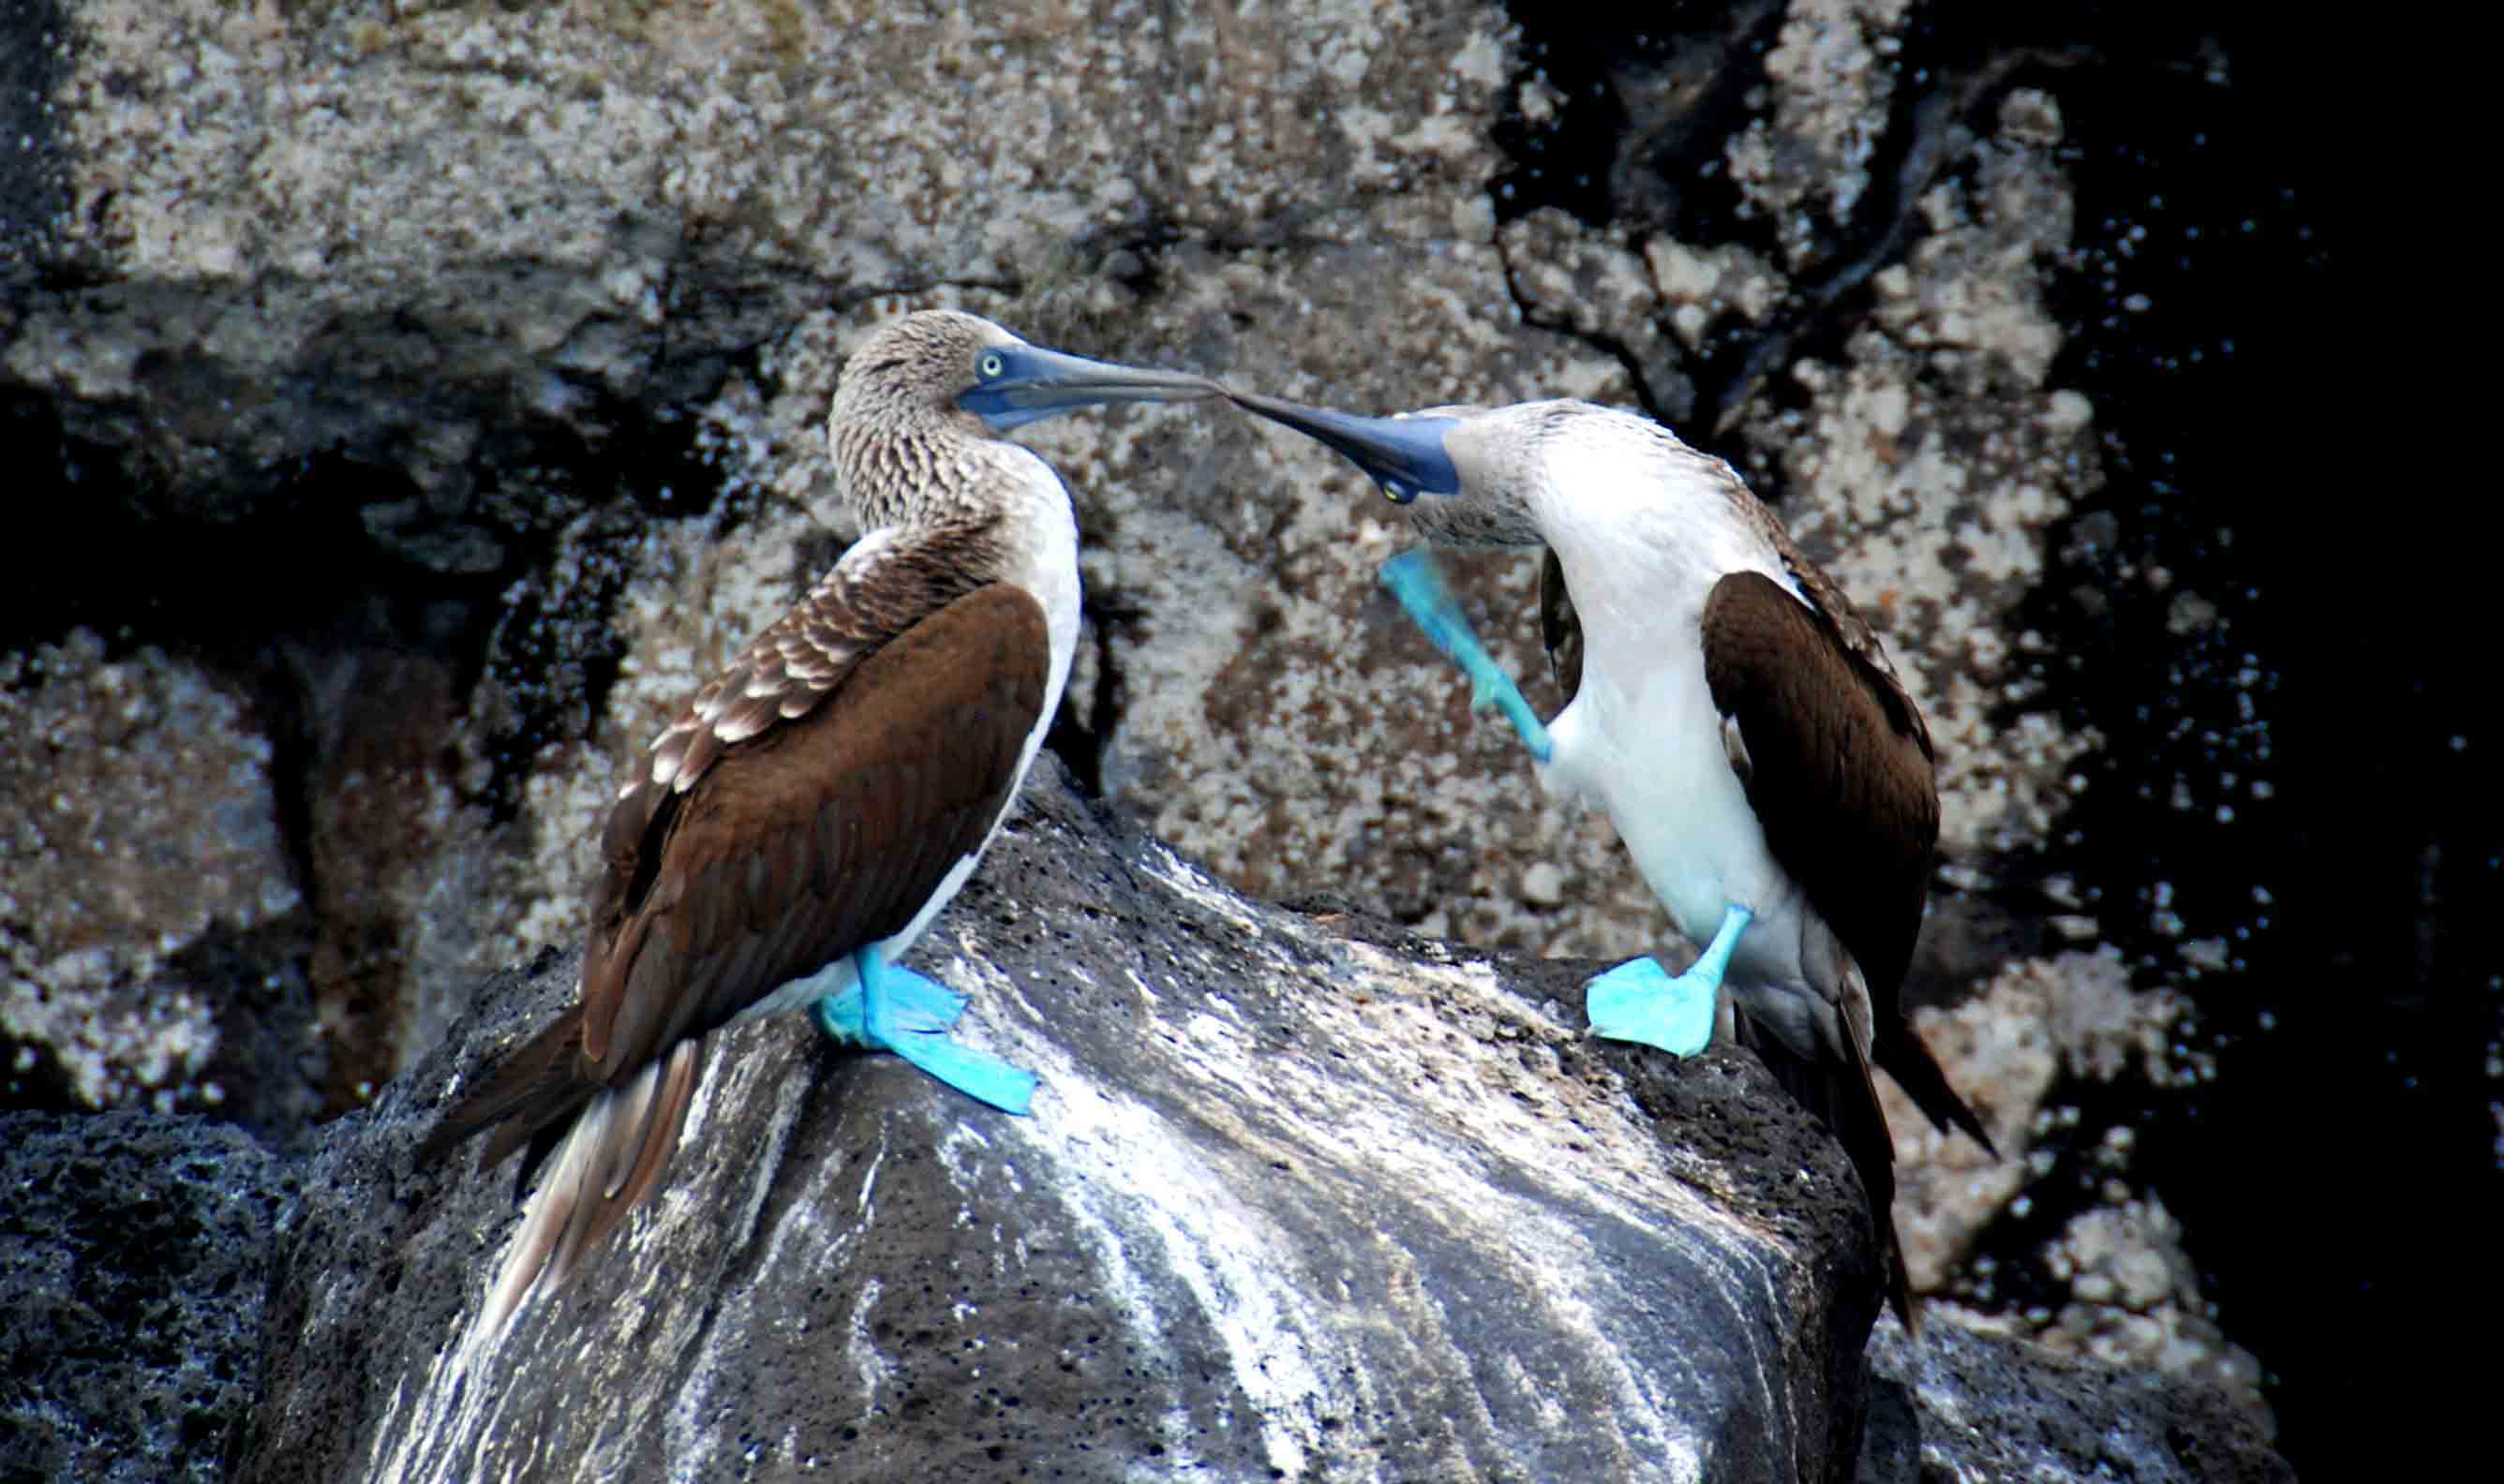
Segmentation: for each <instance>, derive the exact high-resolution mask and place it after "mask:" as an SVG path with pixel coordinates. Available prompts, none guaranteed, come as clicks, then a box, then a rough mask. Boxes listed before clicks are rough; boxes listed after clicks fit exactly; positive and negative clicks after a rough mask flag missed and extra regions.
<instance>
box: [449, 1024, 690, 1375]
mask: <svg viewBox="0 0 2504 1484" xmlns="http://www.w3.org/2000/svg"><path fill="white" fill-rule="evenodd" d="M704 1046H705V1038H703V1037H696V1038H693V1039H690V1040H686V1041H681V1042H679V1043H678V1044H677V1045H676V1046H674V1047H672V1048H671V1049H670V1052H669V1053H668V1054H667V1055H664V1056H662V1057H659V1058H657V1059H655V1060H653V1061H650V1062H647V1063H645V1064H644V1065H643V1066H642V1067H639V1068H637V1069H636V1070H635V1071H634V1072H633V1073H632V1074H631V1075H629V1076H628V1077H627V1078H626V1079H625V1080H624V1081H622V1082H620V1083H618V1084H617V1085H615V1086H614V1087H603V1086H601V1085H600V1084H599V1083H597V1082H593V1081H590V1080H587V1079H586V1078H585V1076H584V1070H583V1063H582V1056H581V1051H582V1013H581V1010H580V1009H579V1007H577V1008H575V1009H573V1010H570V1011H568V1012H567V1013H566V1014H565V1015H563V1016H561V1017H559V1018H557V1019H556V1021H555V1022H554V1023H552V1024H550V1025H549V1026H548V1027H547V1029H545V1030H543V1031H541V1032H539V1034H538V1035H537V1036H534V1037H532V1038H531V1040H530V1041H529V1042H528V1043H527V1044H525V1045H524V1046H522V1047H521V1048H520V1049H519V1050H517V1051H515V1052H514V1053H513V1054H512V1055H510V1056H508V1057H507V1058H505V1060H504V1064H503V1065H501V1066H499V1067H498V1068H497V1069H496V1070H495V1071H494V1072H493V1073H491V1074H490V1075H489V1076H488V1077H487V1078H486V1079H485V1080H484V1081H482V1082H481V1083H480V1084H479V1085H478V1087H476V1088H475V1089H473V1090H472V1091H470V1094H469V1095H468V1096H466V1097H465V1098H463V1099H462V1101H461V1103H460V1104H459V1105H458V1106H457V1107H455V1108H454V1109H453V1110H452V1112H451V1113H450V1114H448V1115H446V1116H445V1118H444V1120H443V1122H442V1123H441V1124H440V1125H439V1126H438V1127H437V1128H436V1129H435V1132H434V1133H432V1134H431V1135H429V1136H428V1137H427V1140H426V1142H425V1144H424V1145H423V1146H421V1148H420V1149H419V1152H418V1158H419V1159H420V1161H421V1162H425V1163H433V1162H435V1161H436V1160H439V1159H441V1158H442V1157H443V1156H446V1155H448V1154H450V1153H451V1152H452V1150H453V1149H454V1148H456V1147H457V1146H459V1145H460V1144H461V1143H462V1141H464V1140H466V1139H468V1138H470V1137H471V1136H472V1135H474V1134H476V1133H477V1132H478V1131H479V1130H480V1129H483V1128H487V1127H490V1126H493V1127H494V1129H495V1132H494V1133H493V1135H491V1136H490V1137H489V1138H488V1140H487V1142H486V1145H485V1147H484V1148H483V1149H481V1150H480V1151H479V1158H478V1167H479V1169H480V1170H482V1171H484V1170H489V1169H493V1168H495V1167H496V1166H497V1165H499V1164H502V1163H503V1162H504V1160H506V1159H507V1158H510V1157H511V1156H512V1155H513V1154H514V1153H515V1152H516V1151H517V1150H521V1149H523V1148H524V1147H525V1146H528V1147H529V1148H530V1156H529V1157H528V1158H527V1159H526V1160H525V1162H524V1165H523V1168H522V1177H521V1178H522V1180H523V1181H524V1182H525V1183H527V1182H528V1181H529V1179H530V1177H531V1174H532V1172H533V1170H534V1169H537V1170H539V1184H538V1187H537V1188H536V1189H535V1190H534V1191H532V1192H531V1193H530V1195H529V1196H528V1197H527V1198H526V1199H525V1201H524V1203H523V1217H522V1225H521V1229H520V1230H519V1231H518V1232H516V1233H515V1234H514V1237H513V1245H512V1249H511V1250H510V1251H509V1252H508V1253H507V1254H506V1255H505V1258H504V1266H503V1268H502V1269H501V1270H500V1272H499V1275H498V1277H497V1280H496V1287H495V1290H494V1292H493V1294H491V1296H490V1297H489V1299H488V1302H487V1307H486V1309H485V1311H484V1313H483V1314H482V1315H481V1323H482V1324H483V1325H484V1326H485V1328H486V1329H487V1331H488V1332H491V1333H493V1332H500V1331H501V1330H502V1329H503V1328H504V1325H505V1323H506V1322H507V1321H509V1320H510V1319H511V1318H512V1316H513V1314H514V1312H515V1311H516V1310H518V1309H519V1308H520V1307H521V1305H522V1303H523V1302H524V1300H526V1299H527V1298H528V1297H529V1296H530V1294H532V1292H533V1291H534V1290H535V1289H536V1288H537V1287H538V1286H539V1284H540V1283H542V1282H544V1283H545V1284H546V1285H547V1286H548V1287H550V1288H553V1287H555V1286H557V1285H559V1284H562V1283H563V1282H564V1281H565V1280H566V1278H567V1277H568V1275H570V1274H571V1273H572V1272H573V1271H574V1267H575V1265H576V1264H577V1263H578V1262H580V1260H582V1258H583V1255H584V1254H586V1253H588V1252H590V1251H592V1250H593V1249H594V1248H596V1247H598V1246H599V1245H600V1244H601V1243H602V1242H603V1241H605V1240H607V1238H608V1237H609V1234H610V1233H611V1232H613V1231H615V1230H616V1229H617V1226H618V1225H619V1224H620V1223H622V1222H623V1221H624V1220H625V1219H626V1216H627V1214H628V1213H629V1212H631V1211H632V1210H634V1208H635V1206H636V1205H637V1204H638V1203H640V1202H641V1201H642V1200H643V1197H644V1196H646V1195H648V1194H649V1193H651V1191H652V1190H653V1188H654V1187H655V1186H657V1185H658V1184H659V1183H660V1179H661V1176H662V1173H663V1172H664V1171H665V1170H667V1169H668V1167H669V1162H670V1156H671V1154H672V1153H673V1152H674V1151H676V1150H677V1148H678V1134H679V1131H680V1130H681V1129H682V1128H683V1127H684V1125H685V1122H686V1116H687V1108H688V1106H689V1105H690V1104H691V1103H692V1102H693V1101H694V1097H695V1085H696V1074H697V1071H698V1069H699V1068H700V1067H701V1066H702V1065H703V1064H704Z"/></svg>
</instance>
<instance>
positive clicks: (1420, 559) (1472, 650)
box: [1380, 547, 1555, 763]
mask: <svg viewBox="0 0 2504 1484" xmlns="http://www.w3.org/2000/svg"><path fill="white" fill-rule="evenodd" d="M1380 575H1381V580H1382V585H1383V586H1384V587H1386V588H1389V589H1390V590H1391V596H1392V597H1394V598H1397V599H1399V600H1400V606H1401V607H1403V608H1405V609H1407V610H1408V618H1409V621H1410V622H1411V623H1414V624H1415V625H1416V626H1417V627H1418V628H1419V629H1420V630H1422V631H1424V633H1425V635H1426V638H1429V639H1431V640H1433V641H1434V645H1435V647H1436V648H1438V649H1440V650H1442V651H1443V653H1444V655H1446V656H1447V657H1449V658H1450V659H1451V661H1452V662H1453V663H1454V664H1456V665H1458V666H1460V667H1461V670H1462V672H1463V673H1466V674H1468V675H1469V677H1470V708H1471V709H1472V710H1477V711H1483V710H1485V709H1486V708H1487V707H1491V706H1492V707H1497V708H1499V709H1501V710H1502V711H1503V712H1504V714H1505V719H1506V720H1508V721H1511V722H1512V723H1513V731H1515V732H1517V733H1519V734H1520V736H1521V742H1522V745H1523V746H1526V747H1528V748H1529V749H1530V755H1531V756H1532V757H1535V758H1537V759H1539V760H1540V761H1541V762H1543V763H1544V762H1547V761H1548V756H1549V755H1550V754H1551V753H1552V752H1553V751H1554V750H1555V746H1554V743H1552V742H1549V741H1548V728H1547V727H1546V726H1544V725H1542V724H1541V722H1540V720H1539V715H1538V713H1537V712H1535V711H1533V710H1532V709H1531V708H1530V703H1529V702H1527V701H1525V700H1523V699H1522V697H1521V688H1520V687H1519V686H1517V685H1515V684H1513V677H1512V676H1511V675H1508V674H1506V673H1504V672H1503V671H1502V670H1500V669H1498V668H1497V667H1496V663H1495V660H1494V659H1493V658H1492V657H1491V656H1489V655H1488V653H1487V652H1486V646H1485V645H1483V644H1480V643H1479V642H1478V635H1477V634H1476V633H1474V632H1472V631H1471V629H1470V621H1469V619H1468V617H1467V616H1466V615H1464V614H1463V613H1462V612H1461V605H1460V602H1459V601H1458V600H1457V599H1455V598H1453V596H1452V589H1451V586H1450V585H1449V584H1448V583H1446V582H1445V581H1444V580H1443V567H1442V565H1441V564H1440V563H1438V562H1437V561H1436V560H1435V557H1434V553H1432V552H1431V551H1428V550H1426V549H1425V548H1423V547H1420V548H1418V549H1417V550H1414V551H1404V552H1402V553H1401V554H1400V555H1398V556H1396V557H1393V558H1392V559H1391V560H1390V561H1388V562H1385V563H1383V564H1382V571H1381V573H1380Z"/></svg>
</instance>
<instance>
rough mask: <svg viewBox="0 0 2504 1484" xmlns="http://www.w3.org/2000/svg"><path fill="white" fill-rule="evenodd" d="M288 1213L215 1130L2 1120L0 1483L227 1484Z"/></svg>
mask: <svg viewBox="0 0 2504 1484" xmlns="http://www.w3.org/2000/svg"><path fill="white" fill-rule="evenodd" d="M294 1200H295V1190H294V1173H293V1170H292V1169H291V1167H290V1166H289V1165H288V1164H287V1163H286V1162H285V1161H283V1160H281V1159H280V1158H279V1157H278V1156H275V1155H272V1154H271V1153H270V1152H269V1151H268V1150H267V1149H265V1148H263V1147H262V1146H261V1145H260V1144H258V1143H256V1142H255V1141H254V1140H252V1139H251V1138H249V1137H247V1136H246V1135H245V1134H243V1133H242V1132H241V1131H240V1130H238V1129H236V1128H234V1127H233V1126H232V1125H229V1124H219V1123H213V1122H208V1121H206V1120H203V1119H194V1118H176V1117H167V1116H164V1115H161V1114H155V1113H145V1112H117V1113H105V1114H91V1115H63V1114H44V1113H7V1114H0V1355H6V1356H7V1357H8V1358H9V1363H8V1366H7V1368H6V1370H5V1372H0V1478H5V1479H11V1480H17V1479H30V1480H31V1479H81V1480H89V1481H93V1484H220V1481H223V1480H224V1479H226V1477H227V1476H228V1467H229V1465H230V1463H231V1461H232V1459H233V1457H234V1453H235V1450H236V1449H237V1448H238V1447H239V1446H240V1444H241V1442H242V1439H243V1436H244V1432H245V1430H246V1428H247V1426H248V1424H249V1420H250V1417H251V1413H252V1409H253V1406H254V1403H255V1401H256V1400H257V1398H259V1396H260V1392H261V1387H260V1380H261V1374H260V1360H261V1302H262V1298H263V1295H264V1294H265V1293H266V1292H267V1287H268V1282H269V1270H270V1267H269V1265H270V1260H271V1255H272V1253H273V1252H274V1251H275V1250H276V1248H277V1245H278V1240H279V1232H280V1227H281V1223H282V1221H283V1219H284V1218H285V1216H286V1214H287V1213H288V1212H289V1211H290V1210H291V1209H292V1207H293V1203H294Z"/></svg>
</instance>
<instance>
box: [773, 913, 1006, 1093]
mask: <svg viewBox="0 0 2504 1484" xmlns="http://www.w3.org/2000/svg"><path fill="white" fill-rule="evenodd" d="M853 961H854V963H855V965H856V966H857V967H858V969H859V982H858V983H857V984H854V985H853V986H852V987H851V988H849V989H845V990H843V991H841V992H839V993H836V994H830V995H827V996H826V997H825V998H823V999H821V1000H819V1001H817V1003H816V1004H815V1005H813V1006H811V1007H810V1010H809V1014H810V1017H811V1018H813V1019H815V1020H816V1021H817V1028H818V1029H819V1030H821V1031H824V1032H825V1033H826V1035H827V1036H828V1037H830V1038H831V1039H832V1040H833V1041H834V1042H835V1043H836V1044H837V1045H839V1046H850V1047H856V1048H859V1049H860V1050H863V1051H873V1052H893V1053H895V1054H897V1055H899V1056H901V1057H903V1058H904V1059H905V1060H907V1061H909V1062H911V1063H913V1064H914V1065H915V1066H917V1067H920V1068H921V1069H922V1071H924V1072H926V1073H928V1074H929V1075H930V1076H932V1077H935V1078H937V1079H938V1080H939V1081H941V1082H943V1083H946V1084H947V1085H948V1086H949V1087H954V1088H956V1090H957V1091H959V1092H962V1093H964V1094H965V1095H966V1096H968V1097H971V1098H974V1099H976V1100H978V1101H981V1102H986V1103H989V1104H991V1106H992V1107H994V1108H997V1109H999V1110H1001V1111H1002V1112H1004V1113H1020V1114H1022V1113H1025V1112H1026V1110H1027V1108H1028V1107H1029V1106H1030V1105H1031V1104H1032V1103H1033V1101H1034V1087H1035V1078H1034V1074H1033V1073H1032V1072H1029V1071H1026V1069H1025V1068H1023V1067H1014V1066H1011V1065H1009V1064H1008V1063H1007V1062H1005V1061H1002V1060H1001V1059H999V1058H998V1057H997V1056H992V1055H990V1054H988V1053H983V1052H978V1051H975V1050H973V1049H972V1048H971V1047H964V1046H958V1045H957V1044H956V1042H954V1041H952V1040H950V1039H948V1027H949V1026H951V1025H953V1024H955V1023H956V1018H957V1017H958V1016H959V1015H962V1014H963V1013H964V1009H965V999H964V996H962V995H960V994H957V993H956V992H955V991H953V990H951V989H949V988H947V987H946V986H944V985H942V984H938V983H937V982H935V981H933V980H930V979H928V978H925V977H924V976H922V975H920V974H916V973H914V972H913V971H912V970H910V969H899V968H897V967H895V966H894V965H893V964H889V963H887V962H886V961H885V960H884V959H883V958H882V957H881V956H880V954H879V951H878V949H862V950H861V951H860V953H859V954H857V955H856V956H855V958H854V960H853Z"/></svg>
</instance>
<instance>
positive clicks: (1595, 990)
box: [1583, 956, 1721, 1056]
mask: <svg viewBox="0 0 2504 1484" xmlns="http://www.w3.org/2000/svg"><path fill="white" fill-rule="evenodd" d="M1694 978H1695V976H1694V971H1692V970H1689V971H1688V972H1687V973H1686V974H1682V975H1680V976H1679V977H1678V978H1676V979H1672V978H1670V977H1669V973H1668V971H1667V970H1665V969H1663V968H1661V966H1660V965H1659V964H1656V963H1654V962H1652V959H1651V957H1650V956H1646V957H1643V958H1634V959H1629V960H1627V961H1626V962H1624V963H1621V964H1619V965H1617V967H1616V968H1614V969H1611V970H1610V971H1609V972H1608V973H1606V974H1603V975H1600V976H1598V977H1597V978H1595V979H1593V980H1592V981H1591V982H1590V984H1586V985H1584V986H1583V992H1584V994H1585V996H1586V1000H1585V1007H1586V1009H1587V1010H1588V1012H1589V1014H1590V1017H1591V1034H1593V1035H1595V1036H1604V1037H1606V1038H1608V1039H1609V1040H1611V1041H1640V1042H1642V1043H1643V1044H1644V1045H1646V1046H1656V1047H1659V1048H1660V1049H1661V1050H1662V1051H1664V1052H1667V1053H1670V1054H1671V1055H1673V1056H1692V1055H1694V1054H1695V1053H1698V1052H1700V1051H1702V1050H1704V1047H1705V1044H1706V1043H1707V1042H1709V1041H1711V1040H1712V1039H1713V1018H1714V1015H1715V1012H1716V1008H1717V1002H1718V1000H1719V998H1720V993H1719V991H1720V989H1721V985H1720V984H1718V983H1716V984H1696V983H1694Z"/></svg>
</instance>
